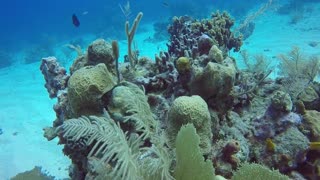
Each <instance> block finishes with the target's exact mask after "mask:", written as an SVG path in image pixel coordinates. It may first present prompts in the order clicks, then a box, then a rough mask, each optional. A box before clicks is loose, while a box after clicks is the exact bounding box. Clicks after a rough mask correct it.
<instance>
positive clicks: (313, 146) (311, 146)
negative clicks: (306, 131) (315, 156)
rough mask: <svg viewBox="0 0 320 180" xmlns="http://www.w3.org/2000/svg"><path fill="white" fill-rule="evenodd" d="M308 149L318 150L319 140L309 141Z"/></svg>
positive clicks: (319, 147) (319, 146)
mask: <svg viewBox="0 0 320 180" xmlns="http://www.w3.org/2000/svg"><path fill="white" fill-rule="evenodd" d="M309 149H310V150H320V142H310V144H309Z"/></svg>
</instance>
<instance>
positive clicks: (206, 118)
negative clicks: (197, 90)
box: [168, 96, 212, 153]
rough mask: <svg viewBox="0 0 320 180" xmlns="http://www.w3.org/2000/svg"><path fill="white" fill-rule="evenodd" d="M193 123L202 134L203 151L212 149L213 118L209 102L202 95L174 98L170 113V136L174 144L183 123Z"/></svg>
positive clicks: (199, 133)
mask: <svg viewBox="0 0 320 180" xmlns="http://www.w3.org/2000/svg"><path fill="white" fill-rule="evenodd" d="M188 123H192V124H193V125H194V127H195V128H196V129H197V134H198V135H199V136H200V147H201V149H202V152H203V153H209V152H210V149H211V138H212V133H211V118H210V113H209V110H208V105H207V103H206V102H205V101H204V100H203V99H202V98H201V97H200V96H191V97H188V96H181V97H178V98H177V99H175V100H174V102H173V104H172V106H171V108H170V110H169V113H168V136H169V140H170V144H171V145H173V146H174V142H175V138H176V135H177V133H178V131H179V130H180V128H181V126H182V125H185V124H188Z"/></svg>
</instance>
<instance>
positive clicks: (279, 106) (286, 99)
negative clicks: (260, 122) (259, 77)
mask: <svg viewBox="0 0 320 180" xmlns="http://www.w3.org/2000/svg"><path fill="white" fill-rule="evenodd" d="M271 105H272V107H273V108H274V109H276V110H279V111H283V112H290V111H291V110H292V106H293V104H292V101H291V97H290V95H289V94H288V93H285V92H283V91H276V92H275V93H274V94H273V96H272V98H271Z"/></svg>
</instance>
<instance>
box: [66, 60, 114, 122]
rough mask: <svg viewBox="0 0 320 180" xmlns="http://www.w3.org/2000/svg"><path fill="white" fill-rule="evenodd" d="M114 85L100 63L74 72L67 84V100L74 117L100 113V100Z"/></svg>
mask: <svg viewBox="0 0 320 180" xmlns="http://www.w3.org/2000/svg"><path fill="white" fill-rule="evenodd" d="M115 84H116V83H115V80H114V77H113V76H112V75H111V74H110V73H109V71H108V69H107V67H106V65H105V64H102V63H100V64H98V65H96V66H86V67H83V68H81V69H79V70H77V71H75V72H74V73H73V75H72V76H71V77H70V79H69V82H68V100H69V103H70V108H71V110H72V112H73V114H74V116H76V117H79V116H80V115H88V114H91V115H92V114H97V113H100V112H102V110H103V108H102V105H101V102H100V98H101V97H102V95H104V94H105V93H106V92H108V91H110V90H111V89H112V88H113V87H114V86H115Z"/></svg>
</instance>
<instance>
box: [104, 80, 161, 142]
mask: <svg viewBox="0 0 320 180" xmlns="http://www.w3.org/2000/svg"><path fill="white" fill-rule="evenodd" d="M108 110H109V112H110V115H111V116H112V118H114V119H115V120H117V121H121V122H133V124H134V125H135V129H136V130H137V131H142V132H143V135H145V137H150V136H151V135H152V133H153V132H154V129H155V127H156V126H157V122H156V121H155V119H154V118H153V114H152V112H151V109H150V106H149V104H148V101H147V97H146V96H145V94H144V92H143V91H142V90H141V89H140V88H139V87H138V86H137V85H135V84H133V83H129V82H122V83H120V85H119V86H117V87H115V88H114V89H113V90H112V94H111V101H110V103H109V104H108Z"/></svg>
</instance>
